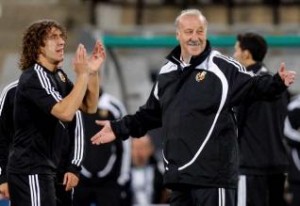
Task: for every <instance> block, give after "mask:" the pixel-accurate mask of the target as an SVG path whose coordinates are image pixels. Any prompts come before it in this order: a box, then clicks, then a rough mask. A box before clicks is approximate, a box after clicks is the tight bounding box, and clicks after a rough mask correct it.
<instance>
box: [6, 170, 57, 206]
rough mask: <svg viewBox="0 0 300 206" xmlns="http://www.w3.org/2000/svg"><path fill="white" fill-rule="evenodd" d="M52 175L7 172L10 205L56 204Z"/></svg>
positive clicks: (37, 205) (46, 205)
mask: <svg viewBox="0 0 300 206" xmlns="http://www.w3.org/2000/svg"><path fill="white" fill-rule="evenodd" d="M54 179H55V176H54V175H40V174H34V175H24V174H8V185H9V193H10V201H11V206H56V201H55V200H56V195H55V186H54Z"/></svg>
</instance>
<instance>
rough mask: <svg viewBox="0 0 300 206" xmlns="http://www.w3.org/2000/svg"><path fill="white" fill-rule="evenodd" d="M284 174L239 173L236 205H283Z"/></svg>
mask: <svg viewBox="0 0 300 206" xmlns="http://www.w3.org/2000/svg"><path fill="white" fill-rule="evenodd" d="M285 179H286V176H285V174H272V175H240V177H239V184H238V206H274V205H276V206H285V205H286V203H285V200H284V182H285Z"/></svg>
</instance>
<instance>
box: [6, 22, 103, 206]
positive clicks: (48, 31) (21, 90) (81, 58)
mask: <svg viewBox="0 0 300 206" xmlns="http://www.w3.org/2000/svg"><path fill="white" fill-rule="evenodd" d="M66 37H67V36H66V31H65V29H64V28H63V27H62V26H61V25H60V24H59V23H58V22H56V21H54V20H39V21H36V22H33V23H32V24H31V25H30V26H29V27H28V28H27V29H26V31H25V32H24V36H23V39H22V49H21V57H20V69H21V70H22V74H21V76H20V78H19V82H18V86H17V88H16V92H15V97H14V98H15V99H14V109H13V110H14V111H13V114H14V115H13V122H14V124H13V125H14V131H15V132H14V136H13V142H12V147H11V149H10V154H9V161H8V165H7V182H8V185H9V195H10V200H11V204H12V205H14V206H32V205H43V206H56V205H57V202H56V189H55V183H56V178H57V176H56V174H57V167H58V165H59V164H60V160H61V159H60V158H61V155H63V154H65V153H64V152H65V151H64V149H65V148H64V144H66V141H67V137H68V135H69V133H72V132H73V131H71V130H70V128H71V126H70V122H71V121H72V120H73V118H74V117H75V116H76V117H78V116H79V115H80V112H79V109H81V110H82V111H84V112H87V113H93V112H95V111H96V108H97V100H98V95H99V88H98V85H99V76H98V72H99V69H100V66H101V65H102V63H103V61H104V59H105V52H104V48H103V45H102V44H101V43H100V42H96V44H95V47H94V50H93V53H92V55H91V56H88V55H87V52H86V49H85V47H84V46H83V45H82V44H79V46H78V47H77V50H76V53H75V57H74V61H73V66H74V72H75V74H76V81H75V83H74V85H73V83H71V81H70V80H69V79H68V78H67V76H66V75H65V73H64V71H63V70H62V69H61V68H60V65H61V64H62V62H63V60H64V49H65V44H66ZM77 129H78V130H76V132H80V130H79V128H77ZM78 144H80V142H79V143H78ZM77 146H78V145H75V148H76V149H79V147H77ZM82 152H83V151H82V150H81V151H77V150H76V153H75V154H74V158H75V160H74V162H72V163H73V164H75V165H77V166H79V163H80V159H81V156H82ZM63 181H64V182H63V183H62V184H66V190H69V189H71V188H73V187H74V186H75V185H76V184H77V181H76V177H74V176H73V175H72V174H70V173H67V174H66V175H65V176H64V180H63ZM70 181H71V182H70Z"/></svg>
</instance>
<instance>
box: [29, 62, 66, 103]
mask: <svg viewBox="0 0 300 206" xmlns="http://www.w3.org/2000/svg"><path fill="white" fill-rule="evenodd" d="M34 70H35V72H36V73H37V76H38V78H39V81H40V83H41V85H42V87H43V88H44V89H45V91H46V92H47V94H49V95H51V96H52V97H53V98H54V99H55V100H56V101H57V102H59V101H61V100H62V97H61V95H60V94H59V93H58V92H57V91H56V90H55V89H54V87H52V86H51V83H50V80H49V77H48V76H47V73H46V72H45V71H44V70H43V68H42V67H41V66H39V65H38V64H35V65H34Z"/></svg>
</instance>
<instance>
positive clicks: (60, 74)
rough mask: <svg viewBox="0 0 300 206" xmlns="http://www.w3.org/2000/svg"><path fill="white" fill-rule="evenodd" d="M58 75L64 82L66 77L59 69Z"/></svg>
mask: <svg viewBox="0 0 300 206" xmlns="http://www.w3.org/2000/svg"><path fill="white" fill-rule="evenodd" d="M58 76H59V78H60V80H61V81H62V82H66V77H65V75H64V74H63V73H62V72H61V71H59V72H58Z"/></svg>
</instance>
